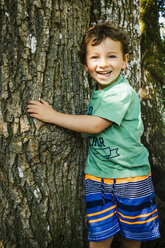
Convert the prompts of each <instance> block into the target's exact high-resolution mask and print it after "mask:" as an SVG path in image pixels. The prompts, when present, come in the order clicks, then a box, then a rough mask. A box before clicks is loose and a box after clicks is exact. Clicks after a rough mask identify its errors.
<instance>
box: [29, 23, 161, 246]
mask: <svg viewBox="0 0 165 248" xmlns="http://www.w3.org/2000/svg"><path fill="white" fill-rule="evenodd" d="M79 55H80V59H81V61H82V63H83V64H84V68H85V71H86V72H89V74H90V75H91V77H92V78H93V79H94V80H95V81H96V83H97V84H96V87H95V88H94V89H93V92H92V95H91V99H90V103H89V106H88V110H87V115H68V114H63V113H59V112H57V111H55V110H54V109H53V108H52V107H51V106H50V105H49V104H48V103H46V102H45V101H44V100H43V99H41V101H40V102H37V101H30V102H29V105H28V113H29V114H30V116H31V117H34V118H37V119H39V120H41V121H44V122H48V123H52V124H55V125H59V126H62V127H64V128H68V129H71V130H74V131H77V132H85V133H88V134H89V135H88V139H89V153H88V157H87V161H86V168H85V173H86V175H85V180H86V205H87V216H88V223H89V246H90V247H91V248H109V247H110V246H111V243H112V240H113V237H114V235H115V234H116V233H118V232H119V233H120V234H121V236H122V237H123V238H122V239H121V247H122V248H138V247H140V246H141V241H143V240H152V239H155V238H158V237H159V236H160V234H159V221H158V215H157V208H156V204H155V198H154V190H153V185H152V179H151V174H150V165H149V162H148V151H147V149H146V148H145V147H144V146H143V145H142V144H141V142H140V137H141V135H142V133H143V124H142V120H141V112H140V102H139V98H138V96H137V94H136V92H135V91H134V90H133V88H132V87H131V86H130V85H129V83H128V81H127V80H126V79H125V78H124V77H123V76H122V75H121V74H120V73H121V70H125V69H126V66H127V62H128V59H129V54H128V41H127V37H126V35H125V34H124V33H123V31H121V30H120V29H118V28H116V27H114V26H113V25H112V24H110V23H102V24H98V25H96V26H94V27H92V28H90V29H89V30H87V32H86V33H85V35H84V37H83V41H82V44H81V51H80V54H79Z"/></svg>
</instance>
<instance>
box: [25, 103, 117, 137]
mask: <svg viewBox="0 0 165 248" xmlns="http://www.w3.org/2000/svg"><path fill="white" fill-rule="evenodd" d="M27 112H28V113H29V114H30V116H31V117H34V118H36V119H38V120H41V121H44V122H48V123H52V124H55V125H58V126H61V127H64V128H67V129H70V130H73V131H76V132H81V133H96V134H97V133H100V132H101V131H103V130H104V129H106V128H107V127H109V126H110V125H111V124H112V122H111V121H109V120H106V119H103V118H101V117H98V116H90V115H69V114H63V113H60V112H57V111H55V110H54V109H53V108H52V107H51V106H50V105H49V104H48V103H47V102H45V101H44V100H43V99H41V100H40V102H37V101H30V102H29V104H28V110H27Z"/></svg>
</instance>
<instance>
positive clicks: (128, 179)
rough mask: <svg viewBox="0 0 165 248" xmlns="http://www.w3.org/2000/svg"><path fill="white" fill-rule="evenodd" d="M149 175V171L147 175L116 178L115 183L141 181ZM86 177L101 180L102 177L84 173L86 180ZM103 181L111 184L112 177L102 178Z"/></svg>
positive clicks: (112, 181)
mask: <svg viewBox="0 0 165 248" xmlns="http://www.w3.org/2000/svg"><path fill="white" fill-rule="evenodd" d="M149 176H151V172H150V174H149V175H147V176H141V177H126V178H116V183H128V182H138V181H141V180H144V179H146V178H148V177H149ZM87 179H91V180H95V181H98V182H101V179H102V178H101V177H95V176H92V175H89V174H85V180H87ZM104 183H106V184H113V183H114V179H112V178H104Z"/></svg>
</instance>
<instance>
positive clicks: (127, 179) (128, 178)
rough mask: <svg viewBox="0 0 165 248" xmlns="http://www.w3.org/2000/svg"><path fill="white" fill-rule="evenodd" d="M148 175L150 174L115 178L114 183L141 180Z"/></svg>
mask: <svg viewBox="0 0 165 248" xmlns="http://www.w3.org/2000/svg"><path fill="white" fill-rule="evenodd" d="M150 175H151V173H150V174H149V175H147V176H141V177H127V178H117V179H116V183H128V182H138V181H141V180H144V179H146V178H148V177H149V176H150Z"/></svg>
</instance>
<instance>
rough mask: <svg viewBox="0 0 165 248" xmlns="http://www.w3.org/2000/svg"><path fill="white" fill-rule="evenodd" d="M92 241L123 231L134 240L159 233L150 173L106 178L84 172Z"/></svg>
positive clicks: (128, 237)
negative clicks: (138, 175) (140, 175)
mask: <svg viewBox="0 0 165 248" xmlns="http://www.w3.org/2000/svg"><path fill="white" fill-rule="evenodd" d="M85 181H86V186H85V190H86V207H87V216H88V223H89V241H92V242H96V241H102V240H105V239H108V238H110V237H112V236H114V235H115V234H116V233H118V232H119V233H120V234H121V235H122V236H124V237H125V238H127V239H131V240H139V241H145V240H152V239H156V238H159V237H160V233H159V219H158V214H157V207H156V203H155V197H154V188H153V184H152V178H151V175H149V176H142V177H132V178H131V177H130V178H122V179H121V178H119V179H106V178H104V179H103V178H99V177H94V176H91V175H88V174H86V175H85Z"/></svg>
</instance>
